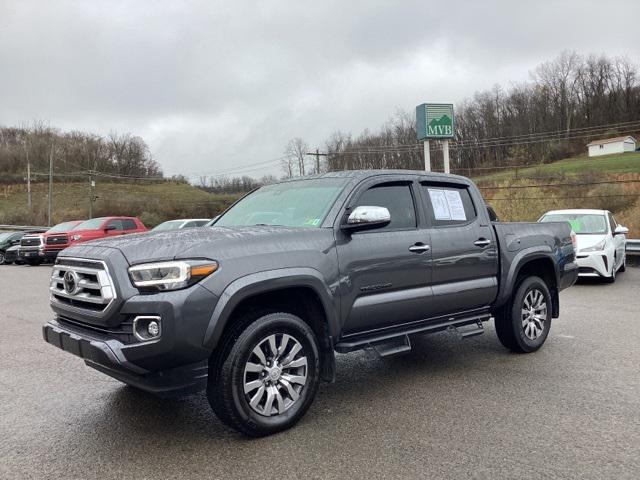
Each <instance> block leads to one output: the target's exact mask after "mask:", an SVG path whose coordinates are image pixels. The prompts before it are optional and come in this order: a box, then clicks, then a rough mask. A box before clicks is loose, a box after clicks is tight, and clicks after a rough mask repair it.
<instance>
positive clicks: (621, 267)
mask: <svg viewBox="0 0 640 480" xmlns="http://www.w3.org/2000/svg"><path fill="white" fill-rule="evenodd" d="M626 269H627V255H626V254H625V256H624V257H623V258H622V265H620V270H619V271H620V272H624V271H625V270H626Z"/></svg>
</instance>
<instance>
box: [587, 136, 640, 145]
mask: <svg viewBox="0 0 640 480" xmlns="http://www.w3.org/2000/svg"><path fill="white" fill-rule="evenodd" d="M627 138H630V139H631V140H633V142H634V143H635V142H636V139H635V138H633V137H632V136H631V135H625V136H624V137H613V138H603V139H602V140H594V141H593V142H589V143H587V147H590V146H591V145H602V144H604V143H616V142H623V141H625V140H626V139H627Z"/></svg>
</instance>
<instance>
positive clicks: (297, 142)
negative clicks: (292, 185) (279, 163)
mask: <svg viewBox="0 0 640 480" xmlns="http://www.w3.org/2000/svg"><path fill="white" fill-rule="evenodd" d="M308 151H309V145H307V143H306V142H305V141H304V140H303V139H302V138H300V137H295V138H292V139H291V140H289V143H288V144H287V147H286V148H285V150H284V155H285V160H284V161H283V166H284V167H285V168H284V170H285V173H286V174H288V175H289V178H291V177H292V176H293V172H294V171H295V172H296V173H297V174H298V175H299V176H301V177H303V176H304V175H305V167H306V161H307V157H306V154H307V152H308ZM285 162H286V163H285Z"/></svg>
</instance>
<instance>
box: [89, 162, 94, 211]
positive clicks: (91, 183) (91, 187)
mask: <svg viewBox="0 0 640 480" xmlns="http://www.w3.org/2000/svg"><path fill="white" fill-rule="evenodd" d="M95 186H96V181H95V180H94V179H93V174H92V173H91V172H89V218H90V219H91V218H93V202H94V201H95V200H96V197H95V195H94V194H93V189H94V188H95Z"/></svg>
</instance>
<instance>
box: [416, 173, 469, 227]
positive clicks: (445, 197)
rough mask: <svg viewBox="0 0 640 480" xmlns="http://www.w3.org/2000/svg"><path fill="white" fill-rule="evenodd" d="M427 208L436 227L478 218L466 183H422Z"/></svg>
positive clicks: (463, 222)
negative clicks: (458, 184)
mask: <svg viewBox="0 0 640 480" xmlns="http://www.w3.org/2000/svg"><path fill="white" fill-rule="evenodd" d="M422 188H423V193H424V197H425V201H426V202H427V205H426V208H427V212H428V213H429V216H430V217H431V222H432V224H433V225H434V226H436V227H446V226H450V225H463V224H466V223H469V222H472V221H473V220H475V219H476V217H477V216H478V215H477V212H476V209H475V206H474V205H473V200H472V199H471V194H470V192H469V189H468V188H467V187H466V186H465V185H460V186H457V185H456V186H454V185H443V184H436V183H427V184H422Z"/></svg>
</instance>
